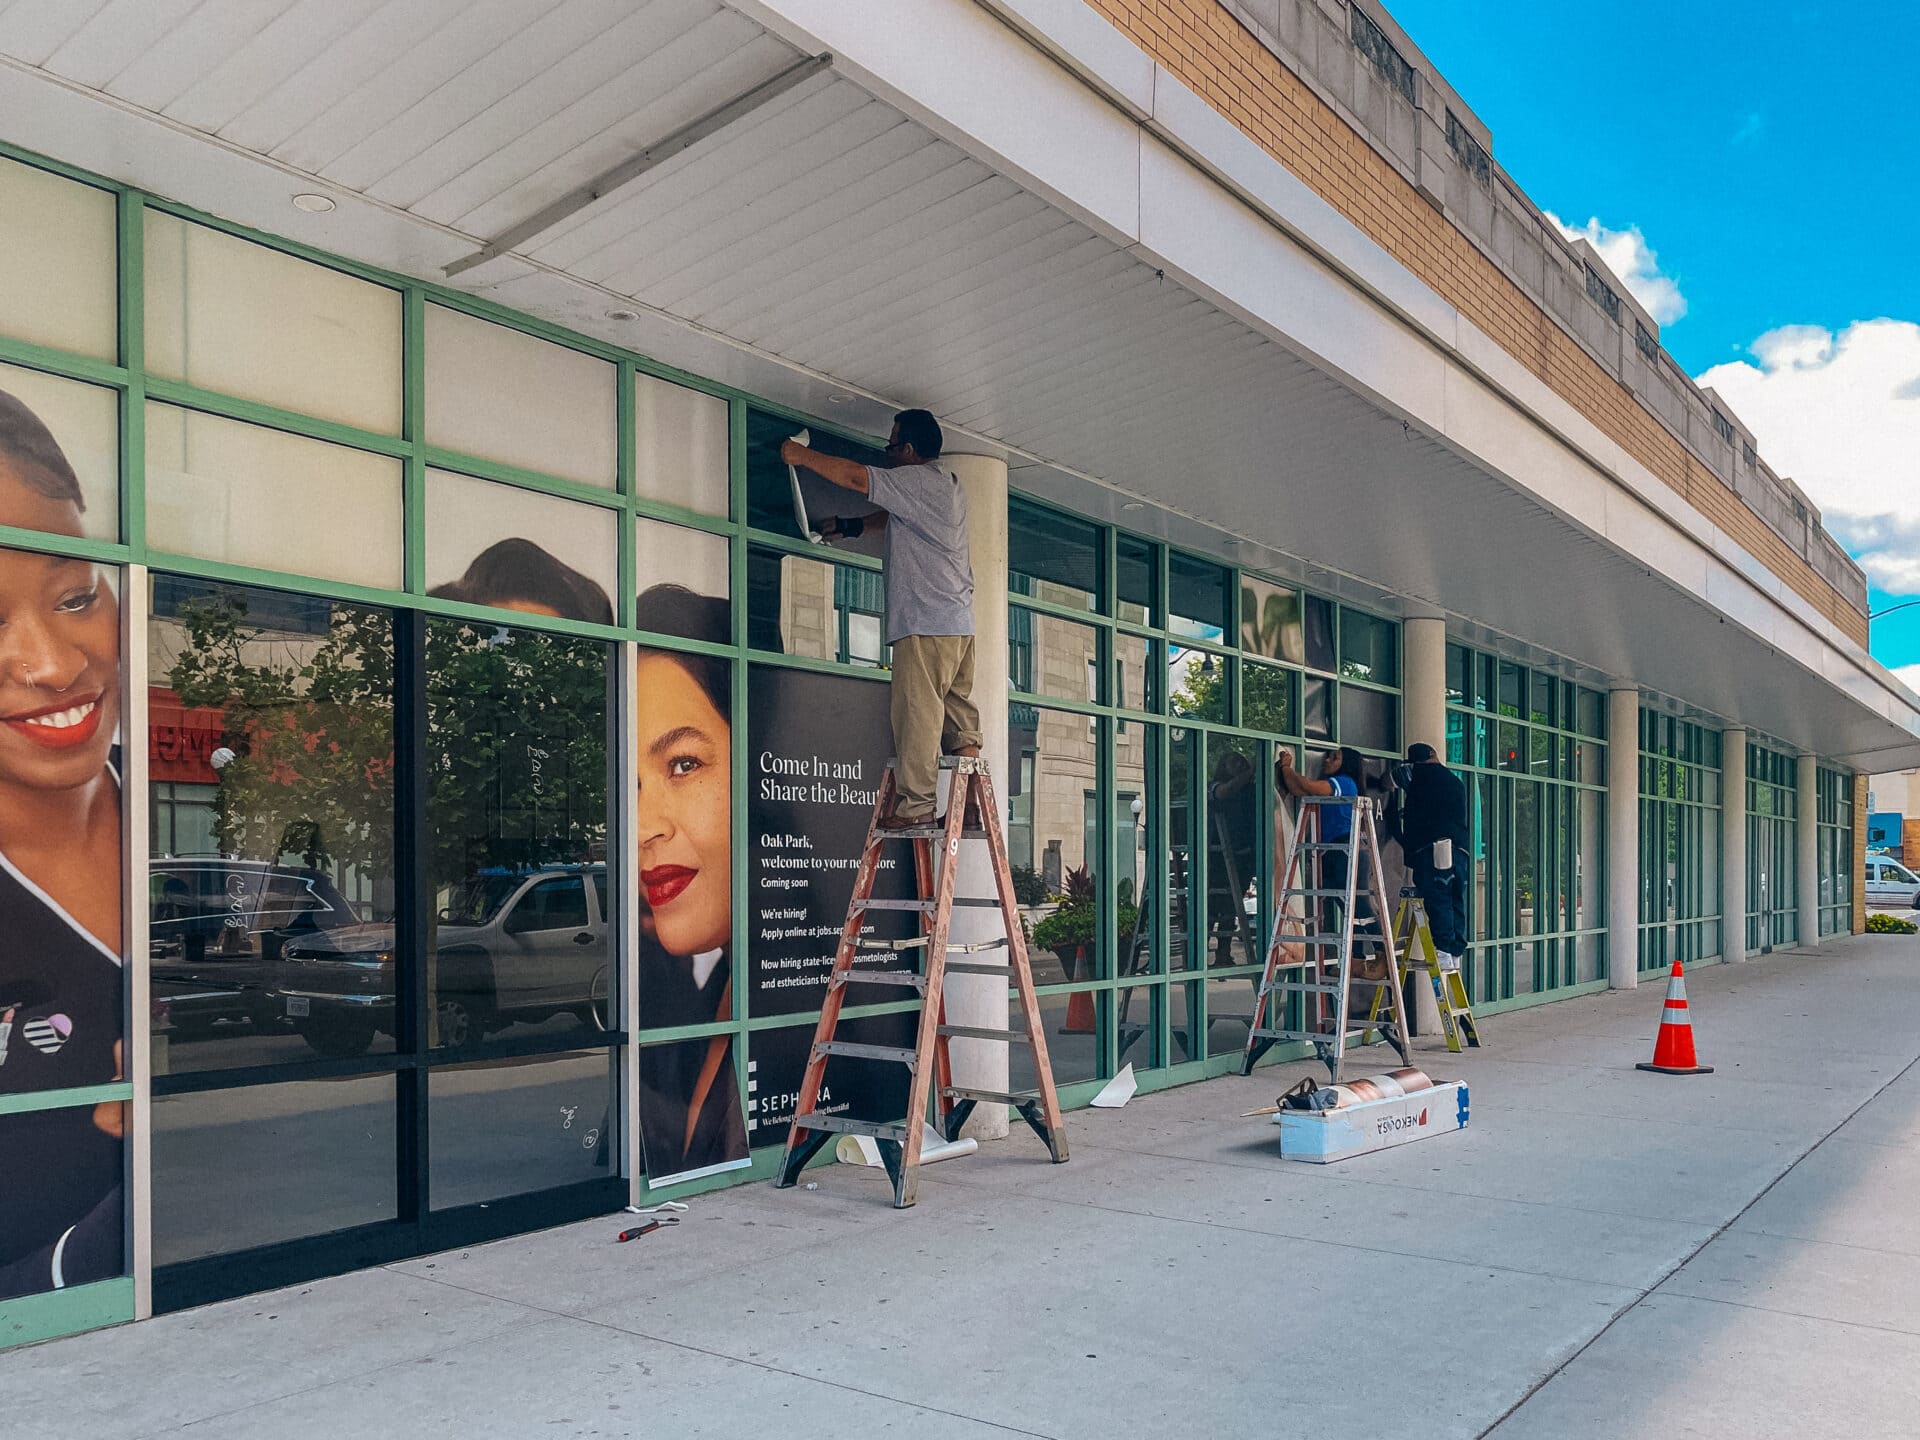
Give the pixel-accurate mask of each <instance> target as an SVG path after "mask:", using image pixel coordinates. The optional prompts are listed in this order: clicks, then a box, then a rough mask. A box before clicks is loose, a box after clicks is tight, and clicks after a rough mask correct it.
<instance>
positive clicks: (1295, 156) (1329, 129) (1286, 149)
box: [1086, 0, 1867, 645]
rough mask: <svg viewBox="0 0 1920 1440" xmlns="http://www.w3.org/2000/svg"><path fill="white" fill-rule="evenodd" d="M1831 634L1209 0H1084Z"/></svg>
mask: <svg viewBox="0 0 1920 1440" xmlns="http://www.w3.org/2000/svg"><path fill="white" fill-rule="evenodd" d="M1086 3H1088V4H1089V5H1091V6H1092V7H1093V8H1094V9H1095V10H1096V11H1098V12H1099V13H1100V14H1101V15H1103V16H1105V17H1106V19H1107V20H1109V21H1110V22H1112V24H1113V25H1115V26H1116V27H1118V28H1119V29H1120V31H1121V32H1122V33H1124V34H1125V35H1127V36H1128V37H1129V38H1130V39H1132V40H1133V42H1134V43H1135V44H1136V45H1138V46H1139V47H1140V48H1141V49H1142V50H1143V51H1145V52H1146V54H1147V55H1149V56H1151V57H1152V59H1153V60H1154V61H1155V62H1156V63H1157V64H1159V65H1160V66H1162V67H1163V68H1164V69H1166V70H1167V71H1168V72H1169V73H1171V74H1172V75H1174V76H1176V77H1177V78H1178V79H1179V80H1180V81H1181V82H1182V83H1183V84H1185V85H1186V86H1187V87H1188V88H1189V89H1191V90H1193V91H1194V92H1195V93H1196V94H1198V95H1200V96H1202V97H1204V98H1205V99H1206V100H1207V101H1208V103H1210V104H1211V105H1212V106H1213V107H1214V109H1216V110H1218V111H1219V112H1220V113H1221V114H1222V115H1225V116H1226V117H1227V118H1228V119H1229V120H1231V121H1233V123H1234V124H1235V125H1237V126H1238V127H1239V128H1240V129H1241V130H1242V131H1244V132H1245V133H1246V134H1247V135H1248V136H1250V137H1251V138H1252V139H1253V140H1255V141H1256V142H1258V143H1259V144H1260V145H1261V146H1262V147H1263V148H1264V149H1265V150H1266V151H1267V152H1268V153H1269V154H1271V155H1272V156H1273V157H1274V158H1275V159H1277V160H1279V161H1280V163H1281V164H1283V165H1285V166H1286V167H1287V168H1288V169H1289V170H1291V171H1292V172H1293V173H1294V174H1296V175H1298V176H1299V177H1300V178H1301V179H1302V180H1304V181H1306V182H1307V184H1308V185H1310V186H1312V187H1313V189H1314V191H1315V192H1316V193H1318V194H1319V195H1320V197H1321V198H1322V199H1324V200H1326V201H1327V202H1328V203H1329V204H1331V205H1332V206H1333V207H1334V208H1335V209H1337V210H1339V211H1340V212H1341V213H1342V214H1343V215H1345V216H1346V217H1347V219H1349V220H1351V221H1352V222H1353V223H1354V224H1355V225H1357V226H1359V227H1360V228H1361V229H1362V230H1364V231H1365V232H1366V233H1367V234H1368V235H1369V236H1371V237H1372V238H1373V239H1374V240H1375V241H1376V242H1377V243H1378V244H1380V245H1381V246H1382V247H1383V248H1384V249H1386V250H1387V252H1388V253H1389V254H1391V255H1392V256H1393V257H1394V258H1395V259H1396V260H1398V261H1399V262H1400V263H1401V264H1402V265H1404V266H1406V267H1407V269H1409V270H1410V271H1412V272H1413V273H1414V274H1415V275H1417V276H1418V277H1419V278H1420V279H1421V280H1422V281H1424V282H1425V283H1426V284H1427V285H1429V286H1431V287H1432V288H1433V290H1434V291H1435V292H1437V293H1438V294H1439V295H1440V296H1441V297H1442V298H1444V299H1445V300H1446V301H1447V302H1448V303H1449V304H1451V305H1452V306H1454V308H1456V309H1457V310H1459V311H1460V312H1461V313H1462V314H1463V315H1465V316H1466V317H1467V318H1468V319H1470V320H1472V321H1473V322H1474V323H1475V324H1476V325H1478V326H1479V327H1480V328H1481V329H1482V330H1484V331H1486V332H1487V334H1489V335H1490V336H1492V337H1493V339H1494V340H1495V341H1496V342H1497V343H1498V344H1499V345H1500V346H1501V347H1502V348H1503V349H1505V350H1506V351H1507V352H1508V353H1509V354H1511V355H1512V356H1514V358H1516V359H1517V360H1519V361H1520V362H1521V363H1522V364H1524V365H1525V366H1526V367H1527V368H1528V369H1530V370H1531V371H1532V372H1533V373H1534V374H1535V375H1537V376H1539V377H1540V378H1541V379H1542V380H1544V381H1545V382H1546V383H1547V384H1548V385H1549V386H1551V387H1552V388H1553V390H1554V391H1555V392H1556V393H1557V394H1559V395H1560V396H1561V398H1563V399H1565V400H1566V401H1567V402H1568V403H1570V404H1571V405H1573V406H1574V408H1575V409H1577V410H1579V411H1580V413H1581V414H1583V415H1585V416H1586V417H1587V419H1589V420H1591V421H1592V422H1593V423H1594V424H1595V425H1596V426H1598V427H1599V428H1600V429H1601V430H1602V431H1604V432H1605V433H1606V434H1607V435H1608V436H1610V437H1611V438H1612V439H1613V440H1614V441H1615V442H1616V443H1618V444H1619V445H1620V446H1621V447H1622V448H1623V449H1625V450H1626V451H1627V453H1628V454H1630V455H1632V456H1633V457H1634V458H1635V459H1636V460H1638V461H1639V462H1640V463H1641V464H1643V465H1645V466H1646V467H1647V468H1648V469H1649V470H1651V471H1652V472H1653V473H1654V474H1655V475H1657V476H1659V477H1660V479H1661V480H1662V481H1664V482H1665V483H1666V484H1667V485H1669V486H1671V487H1672V488H1673V489H1674V490H1676V491H1678V492H1679V493H1680V494H1682V495H1684V496H1685V497H1686V498H1687V499H1688V500H1689V501H1690V502H1691V503H1692V504H1693V505H1694V506H1695V507H1697V508H1698V509H1699V510H1700V511H1701V513H1702V514H1704V515H1706V516H1707V517H1708V518H1709V519H1710V520H1712V521H1713V523H1714V524H1716V525H1718V526H1719V527H1720V528H1721V529H1722V530H1724V531H1726V532H1727V533H1728V534H1729V535H1731V536H1732V537H1733V538H1734V539H1735V540H1737V541H1739V542H1740V544H1742V545H1744V546H1745V547H1746V548H1747V549H1748V550H1749V551H1750V552H1752V554H1754V555H1755V556H1756V557H1758V558H1759V559H1760V561H1761V562H1762V563H1764V564H1765V565H1766V566H1767V567H1768V568H1769V569H1771V570H1772V571H1773V572H1774V573H1775V574H1777V575H1779V576H1780V577H1781V578H1782V579H1784V580H1785V581H1786V582H1787V584H1789V585H1790V586H1792V588H1793V589H1794V591H1795V592H1796V593H1797V594H1799V595H1800V596H1801V597H1802V598H1804V599H1805V600H1807V601H1808V603H1810V604H1811V605H1812V606H1813V607H1814V609H1815V610H1817V611H1818V612H1819V613H1820V614H1822V615H1823V616H1825V617H1826V618H1827V619H1828V620H1830V621H1832V622H1833V624H1834V625H1835V626H1836V627H1837V628H1838V629H1839V630H1840V631H1841V633H1842V634H1845V635H1847V636H1849V637H1851V638H1852V639H1854V640H1855V641H1857V642H1858V643H1860V644H1862V645H1864V644H1866V643H1867V619H1866V616H1865V615H1864V614H1862V613H1861V612H1860V611H1858V610H1856V609H1855V608H1854V607H1853V606H1852V605H1851V604H1849V603H1848V602H1847V600H1846V599H1845V597H1844V596H1842V595H1841V594H1840V592H1839V591H1837V590H1835V589H1834V588H1833V587H1832V586H1831V585H1829V584H1828V583H1827V582H1826V580H1825V579H1823V578H1822V577H1821V576H1820V575H1819V573H1818V572H1816V571H1815V570H1814V568H1813V567H1812V566H1811V565H1809V564H1808V563H1807V562H1806V561H1805V560H1803V559H1802V558H1801V557H1800V556H1799V555H1797V554H1795V553H1794V551H1793V549H1792V547H1791V546H1789V545H1788V544H1787V542H1786V541H1785V540H1783V539H1781V538H1780V537H1779V536H1778V535H1776V534H1775V533H1774V532H1773V531H1772V530H1771V529H1769V528H1768V527H1767V525H1766V523H1765V522H1764V521H1762V520H1761V519H1760V517H1759V516H1757V515H1755V514H1754V513H1753V512H1752V511H1751V510H1749V509H1748V508H1747V506H1746V504H1745V503H1744V502H1743V501H1742V500H1741V499H1740V498H1739V497H1738V496H1737V495H1735V494H1734V492H1733V491H1732V490H1731V489H1729V488H1728V487H1727V486H1726V485H1725V484H1723V483H1722V482H1721V480H1720V479H1719V477H1717V476H1716V475H1714V474H1713V473H1712V472H1711V471H1710V470H1708V469H1707V468H1706V467H1705V466H1704V465H1702V464H1700V462H1699V461H1697V460H1695V459H1694V458H1693V456H1692V455H1690V454H1689V453H1688V451H1687V449H1686V447H1685V446H1684V445H1682V444H1681V442H1680V441H1679V440H1678V439H1677V438H1675V437H1674V436H1673V435H1672V434H1671V433H1670V432H1669V431H1668V430H1667V429H1666V427H1665V426H1663V425H1662V424H1661V423H1660V422H1659V421H1658V420H1656V419H1655V418H1654V417H1653V416H1652V415H1651V414H1650V413H1649V412H1648V411H1647V410H1646V409H1645V408H1644V407H1643V406H1642V405H1641V404H1640V402H1639V401H1638V400H1636V399H1635V398H1634V396H1633V394H1632V392H1631V391H1629V390H1627V389H1626V387H1624V386H1623V385H1621V384H1620V383H1619V382H1618V381H1617V380H1615V379H1614V378H1613V377H1612V376H1611V375H1609V374H1607V372H1606V371H1605V370H1603V369H1602V368H1601V367H1600V365H1599V364H1598V363H1597V362H1596V361H1594V359H1593V358H1592V357H1591V356H1589V355H1588V354H1587V353H1586V351H1584V350H1582V349H1581V348H1580V346H1579V344H1578V343H1577V342H1576V341H1575V340H1574V338H1573V337H1572V336H1571V335H1569V334H1568V333H1567V332H1566V331H1565V330H1563V329H1561V328H1560V325H1559V323H1558V322H1557V321H1555V320H1554V319H1553V318H1552V317H1551V316H1549V315H1548V314H1547V312H1546V311H1544V310H1542V309H1541V308H1540V307H1539V306H1538V305H1536V304H1535V303H1534V302H1533V300H1532V299H1531V297H1529V296H1528V295H1527V294H1526V293H1525V292H1524V291H1522V290H1521V289H1520V288H1519V287H1518V286H1517V285H1515V284H1514V283H1513V282H1512V281H1511V280H1509V279H1508V278H1507V277H1506V276H1505V275H1503V274H1502V273H1501V272H1500V270H1499V268H1498V267H1497V266H1496V265H1495V264H1494V263H1493V261H1492V260H1490V259H1489V258H1488V257H1487V256H1486V255H1485V254H1483V253H1482V252H1481V251H1480V249H1479V248H1478V247H1477V246H1476V245H1475V244H1474V243H1473V241H1472V240H1471V239H1469V238H1468V237H1467V236H1466V235H1464V234H1462V233H1461V232H1460V231H1459V230H1458V229H1456V228H1455V227H1454V226H1453V224H1452V223H1451V222H1450V221H1448V220H1447V218H1446V217H1445V216H1444V215H1442V214H1441V213H1440V212H1439V211H1438V210H1436V209H1435V208H1434V207H1433V205H1432V204H1431V203H1429V202H1428V201H1427V200H1425V199H1424V198H1422V197H1421V195H1420V193H1419V192H1418V191H1417V190H1415V189H1414V187H1413V186H1412V185H1411V184H1409V183H1408V181H1407V180H1406V178H1405V177H1404V176H1402V175H1401V173H1400V172H1399V171H1398V170H1397V169H1395V168H1394V166H1393V164H1392V162H1390V161H1389V160H1387V159H1386V158H1385V157H1384V156H1382V155H1381V154H1380V153H1379V152H1378V151H1376V150H1375V149H1374V148H1373V147H1372V146H1371V145H1370V144H1369V143H1368V142H1367V141H1366V139H1365V138H1364V137H1362V136H1361V135H1360V134H1359V133H1358V132H1357V131H1355V130H1354V129H1353V128H1352V127H1351V126H1349V125H1348V124H1347V123H1346V122H1345V121H1344V120H1342V119H1341V118H1340V116H1339V115H1338V114H1336V113H1335V112H1334V110H1333V109H1332V108H1331V107H1330V106H1329V105H1327V104H1326V102H1325V101H1323V100H1322V99H1321V98H1320V97H1319V96H1317V95H1315V94H1314V93H1313V91H1312V90H1310V89H1309V88H1308V87H1307V86H1306V84H1305V83H1304V82H1303V81H1301V80H1300V78H1299V77H1298V76H1296V75H1294V74H1293V73H1292V72H1291V71H1289V70H1288V69H1287V68H1286V66H1285V65H1283V64H1282V63H1281V62H1280V59H1279V57H1278V56H1276V55H1274V54H1273V52H1272V51H1270V50H1268V49H1267V48H1266V46H1264V45H1263V44H1261V43H1260V41H1259V40H1258V39H1257V38H1256V37H1255V36H1254V35H1253V34H1252V33H1251V32H1250V31H1248V30H1247V29H1246V28H1245V27H1244V26H1242V25H1241V24H1240V22H1239V21H1238V20H1236V19H1235V18H1234V17H1233V15H1232V14H1231V13H1230V12H1228V11H1227V10H1226V9H1225V8H1224V7H1223V6H1221V5H1220V4H1218V3H1217V0H1086Z"/></svg>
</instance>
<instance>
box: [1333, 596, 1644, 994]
mask: <svg viewBox="0 0 1920 1440" xmlns="http://www.w3.org/2000/svg"><path fill="white" fill-rule="evenodd" d="M1352 616H1353V612H1351V611H1347V612H1344V613H1343V617H1342V622H1343V624H1344V623H1345V622H1346V621H1348V620H1350V619H1351V618H1352ZM1375 648H1376V650H1377V648H1378V647H1375ZM1447 651H1448V654H1447V706H1448V708H1447V755H1446V759H1447V763H1448V764H1449V765H1451V766H1452V767H1454V768H1455V769H1456V770H1457V771H1458V772H1460V774H1461V776H1462V778H1463V779H1465V780H1466V781H1467V797H1468V812H1469V813H1468V821H1469V827H1470V830H1471V837H1472V843H1471V845H1470V846H1469V849H1470V851H1471V855H1470V857H1469V864H1470V867H1471V868H1470V872H1469V874H1470V880H1469V883H1468V886H1467V895H1468V900H1467V911H1468V936H1469V941H1470V949H1471V954H1470V958H1469V961H1468V970H1469V983H1470V985H1471V987H1472V994H1473V997H1474V999H1475V1000H1476V1001H1479V1002H1489V1003H1490V1002H1497V1001H1502V1000H1511V999H1514V998H1516V997H1519V996H1524V995H1533V994H1544V993H1547V992H1550V991H1554V990H1563V989H1566V988H1568V987H1571V986H1575V985H1585V984H1591V983H1593V982H1595V981H1598V980H1600V979H1602V978H1604V976H1605V974H1606V953H1605V950H1606V934H1605V928H1604V927H1605V925H1606V914H1605V895H1606V871H1605V866H1606V849H1605V833H1606V793H1605V790H1604V788H1603V787H1604V786H1605V783H1606V757H1607V745H1606V744H1605V739H1606V737H1605V735H1604V734H1603V733H1584V734H1583V733H1578V732H1577V730H1576V728H1575V720H1576V716H1577V715H1579V714H1581V713H1583V710H1582V707H1583V706H1586V705H1587V698H1588V697H1591V698H1592V699H1594V700H1598V699H1599V698H1601V697H1599V696H1598V692H1595V691H1590V690H1586V689H1584V688H1582V687H1579V686H1574V685H1572V684H1570V683H1569V682H1567V681H1564V680H1562V679H1560V678H1558V677H1556V676H1555V675H1554V674H1553V673H1552V672H1551V671H1548V670H1545V669H1532V670H1529V669H1528V668H1527V667H1525V666H1522V665H1519V664H1517V663H1514V662H1511V661H1503V660H1500V659H1499V658H1498V657H1497V656H1494V655H1489V654H1486V653H1484V652H1481V651H1476V650H1473V649H1470V648H1469V647H1467V646H1464V645H1457V644H1450V645H1449V646H1448V647H1447ZM1352 688H1353V687H1352V686H1351V685H1348V686H1343V687H1342V695H1341V705H1342V707H1343V715H1342V719H1343V723H1344V720H1345V714H1344V710H1345V707H1346V706H1348V705H1349V704H1350V703H1351V699H1350V695H1349V693H1348V692H1350V691H1351V690H1352ZM1568 692H1571V693H1572V696H1573V699H1572V700H1571V701H1565V700H1564V697H1565V695H1566V694H1567V693H1568ZM1536 694H1537V695H1538V696H1540V697H1541V702H1542V703H1541V704H1539V705H1537V706H1536V705H1534V704H1533V703H1532V702H1533V698H1534V696H1535V695H1536ZM1549 697H1552V698H1549ZM1489 709H1493V710H1497V711H1498V712H1499V713H1500V714H1501V715H1503V716H1510V717H1512V718H1510V719H1507V720H1501V721H1495V720H1491V719H1489V718H1488V716H1487V715H1486V714H1485V713H1484V712H1485V711H1487V710H1489ZM1585 713H1587V714H1588V717H1589V719H1590V720H1591V721H1592V722H1593V726H1594V731H1595V732H1597V731H1598V730H1599V725H1600V722H1601V721H1602V720H1603V719H1604V716H1605V710H1604V707H1597V708H1596V707H1592V706H1587V708H1586V711H1585ZM1536 716H1538V717H1543V718H1536Z"/></svg>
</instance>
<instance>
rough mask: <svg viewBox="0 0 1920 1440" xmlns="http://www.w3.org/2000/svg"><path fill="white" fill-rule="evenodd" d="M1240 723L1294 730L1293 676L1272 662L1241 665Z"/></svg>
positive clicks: (1283, 732)
mask: <svg viewBox="0 0 1920 1440" xmlns="http://www.w3.org/2000/svg"><path fill="white" fill-rule="evenodd" d="M1240 710H1241V716H1242V719H1241V723H1242V724H1243V725H1246V726H1248V727H1249V728H1251V729H1255V730H1271V731H1273V732H1275V733H1276V734H1280V735H1290V734H1292V733H1293V677H1292V675H1291V674H1290V673H1289V672H1287V671H1285V670H1276V669H1275V668H1274V667H1273V666H1271V665H1244V666H1242V667H1241V671H1240Z"/></svg>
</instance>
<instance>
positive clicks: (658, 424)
mask: <svg viewBox="0 0 1920 1440" xmlns="http://www.w3.org/2000/svg"><path fill="white" fill-rule="evenodd" d="M633 445H634V488H635V490H636V491H637V493H638V494H640V495H641V496H642V497H643V498H645V499H647V500H651V501H655V502H657V503H659V504H662V505H677V506H679V507H681V508H682V509H685V510H694V511H698V512H699V513H700V514H702V515H725V514H726V513H727V492H728V490H729V489H730V488H731V487H730V485H729V483H728V482H729V480H730V478H731V476H730V470H729V464H728V460H727V450H728V446H727V402H726V401H725V400H722V399H721V398H720V397H719V396H718V395H708V394H706V393H705V392H704V391H700V390H690V389H688V388H687V387H686V386H685V385H675V384H672V383H671V382H669V381H666V380H661V379H658V378H656V377H655V376H652V375H648V374H645V373H644V372H642V373H639V374H636V375H635V376H634V377H633ZM641 573H643V574H644V573H645V572H644V571H643V572H641Z"/></svg>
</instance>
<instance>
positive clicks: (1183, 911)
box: [1167, 730, 1202, 1058]
mask: <svg viewBox="0 0 1920 1440" xmlns="http://www.w3.org/2000/svg"><path fill="white" fill-rule="evenodd" d="M1168 740H1169V742H1170V744H1169V750H1168V754H1169V764H1168V767H1167V968H1168V969H1170V970H1185V969H1188V968H1190V967H1191V966H1192V965H1193V963H1194V960H1193V946H1192V943H1191V939H1190V934H1191V930H1192V919H1193V906H1192V904H1191V901H1192V899H1193V898H1194V897H1193V890H1192V887H1193V882H1194V879H1195V876H1196V874H1197V870H1198V858H1197V857H1198V856H1199V854H1200V850H1199V848H1198V847H1197V846H1196V845H1195V843H1194V838H1195V835H1196V834H1197V833H1198V832H1199V828H1200V823H1201V821H1200V807H1199V804H1198V803H1197V801H1196V799H1195V796H1196V794H1197V792H1198V790H1199V788H1200V782H1199V780H1198V778H1197V772H1198V771H1199V770H1200V768H1201V764H1202V762H1201V758H1200V745H1201V743H1202V737H1201V734H1200V732H1199V731H1198V730H1174V731H1171V732H1170V733H1169V735H1168ZM1177 1043H1178V1042H1177V1041H1176V1044H1177ZM1186 1058H1192V1057H1186Z"/></svg>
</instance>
